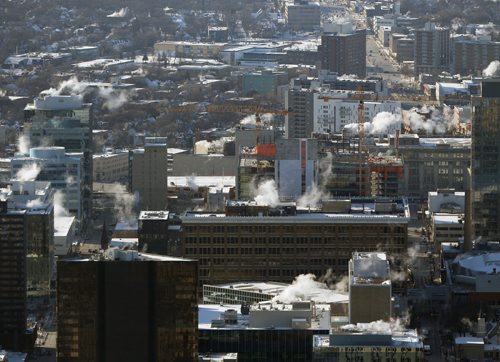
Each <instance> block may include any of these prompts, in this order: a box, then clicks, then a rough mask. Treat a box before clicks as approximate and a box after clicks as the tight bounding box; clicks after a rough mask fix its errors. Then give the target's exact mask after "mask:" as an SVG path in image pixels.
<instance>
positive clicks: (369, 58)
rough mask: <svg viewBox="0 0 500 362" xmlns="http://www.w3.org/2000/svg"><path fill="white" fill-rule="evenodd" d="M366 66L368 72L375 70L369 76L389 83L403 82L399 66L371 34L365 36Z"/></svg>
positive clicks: (403, 78)
mask: <svg viewBox="0 0 500 362" xmlns="http://www.w3.org/2000/svg"><path fill="white" fill-rule="evenodd" d="M366 65H367V68H368V70H370V69H371V68H373V69H375V68H376V69H377V70H376V71H374V72H369V75H372V76H379V77H382V78H383V79H385V80H387V81H389V82H391V83H402V82H404V80H405V77H403V76H402V75H401V73H400V67H399V64H397V63H396V62H395V61H394V60H393V59H392V57H391V56H390V55H389V49H388V48H384V47H383V46H382V44H380V43H379V42H378V40H377V39H376V37H375V36H374V35H372V34H367V36H366Z"/></svg>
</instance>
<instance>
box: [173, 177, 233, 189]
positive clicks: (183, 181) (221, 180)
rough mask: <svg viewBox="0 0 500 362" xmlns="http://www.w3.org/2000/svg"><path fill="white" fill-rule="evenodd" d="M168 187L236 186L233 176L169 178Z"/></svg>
mask: <svg viewBox="0 0 500 362" xmlns="http://www.w3.org/2000/svg"><path fill="white" fill-rule="evenodd" d="M168 185H169V186H177V187H191V186H194V185H196V186H197V187H212V186H214V187H215V186H221V187H223V186H229V187H234V186H235V185H236V177H235V176H169V177H168Z"/></svg>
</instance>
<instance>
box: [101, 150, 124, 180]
mask: <svg viewBox="0 0 500 362" xmlns="http://www.w3.org/2000/svg"><path fill="white" fill-rule="evenodd" d="M92 162H93V167H92V168H93V173H94V182H120V181H124V180H127V178H128V173H129V170H128V166H129V162H128V152H126V151H123V152H115V153H104V154H100V155H94V156H93V158H92Z"/></svg>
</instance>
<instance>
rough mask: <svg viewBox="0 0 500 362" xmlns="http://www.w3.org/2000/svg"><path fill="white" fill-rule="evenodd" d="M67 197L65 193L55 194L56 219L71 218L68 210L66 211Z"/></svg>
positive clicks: (57, 192) (59, 191) (58, 192)
mask: <svg viewBox="0 0 500 362" xmlns="http://www.w3.org/2000/svg"><path fill="white" fill-rule="evenodd" d="M65 203H66V195H65V194H64V192H63V191H61V190H57V191H56V192H55V193H54V216H55V217H65V216H70V214H69V211H68V209H66V207H65V205H64V204H65Z"/></svg>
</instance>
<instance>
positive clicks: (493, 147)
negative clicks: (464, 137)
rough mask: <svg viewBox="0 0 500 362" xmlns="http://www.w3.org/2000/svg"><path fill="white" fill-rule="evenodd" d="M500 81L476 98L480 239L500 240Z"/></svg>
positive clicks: (485, 84) (475, 210)
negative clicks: (499, 140)
mask: <svg viewBox="0 0 500 362" xmlns="http://www.w3.org/2000/svg"><path fill="white" fill-rule="evenodd" d="M499 138H500V79H487V80H483V81H482V82H481V94H480V96H475V97H472V162H471V166H472V167H471V171H472V192H473V197H472V215H473V219H472V220H473V225H474V230H475V234H476V236H482V237H483V238H486V239H495V240H498V238H499V237H500V160H499V155H500V143H499V142H498V139H499Z"/></svg>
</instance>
